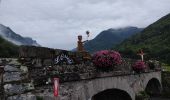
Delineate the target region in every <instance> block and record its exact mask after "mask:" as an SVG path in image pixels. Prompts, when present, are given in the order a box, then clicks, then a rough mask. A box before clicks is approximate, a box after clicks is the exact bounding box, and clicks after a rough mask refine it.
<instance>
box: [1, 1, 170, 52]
mask: <svg viewBox="0 0 170 100" xmlns="http://www.w3.org/2000/svg"><path fill="white" fill-rule="evenodd" d="M169 3H170V1H169V0H3V1H2V2H1V5H0V23H2V24H4V25H7V26H10V27H11V28H12V29H13V30H14V31H15V32H16V33H19V34H21V35H23V36H30V37H33V38H34V39H36V40H37V41H38V42H39V43H40V44H41V45H43V46H48V47H53V48H62V49H71V48H74V47H75V46H76V41H77V37H76V36H77V35H78V34H83V35H84V36H85V31H86V30H90V31H91V32H92V36H91V38H93V37H95V36H96V35H97V34H98V33H99V32H100V31H102V30H105V29H108V28H118V27H125V26H138V27H146V26H147V25H149V24H151V23H153V22H154V21H156V20H157V19H159V18H160V17H162V16H164V15H166V14H167V13H169V12H170V6H169Z"/></svg>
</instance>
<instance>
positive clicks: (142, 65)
mask: <svg viewBox="0 0 170 100" xmlns="http://www.w3.org/2000/svg"><path fill="white" fill-rule="evenodd" d="M132 68H133V70H134V71H136V72H141V71H144V69H145V68H146V65H145V62H143V61H141V60H138V61H137V62H135V63H134V65H132Z"/></svg>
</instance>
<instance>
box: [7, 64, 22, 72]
mask: <svg viewBox="0 0 170 100" xmlns="http://www.w3.org/2000/svg"><path fill="white" fill-rule="evenodd" d="M4 71H5V72H19V71H20V69H18V68H16V67H14V66H11V65H6V66H5V67H4Z"/></svg>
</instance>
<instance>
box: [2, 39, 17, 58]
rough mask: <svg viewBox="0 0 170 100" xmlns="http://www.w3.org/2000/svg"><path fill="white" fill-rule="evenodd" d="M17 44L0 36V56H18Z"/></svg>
mask: <svg viewBox="0 0 170 100" xmlns="http://www.w3.org/2000/svg"><path fill="white" fill-rule="evenodd" d="M18 48H19V47H18V46H16V45H14V44H12V43H11V42H9V41H7V40H5V39H3V38H2V37H0V57H5V58H6V57H16V56H18Z"/></svg>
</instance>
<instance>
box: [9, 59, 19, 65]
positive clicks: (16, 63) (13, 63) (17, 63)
mask: <svg viewBox="0 0 170 100" xmlns="http://www.w3.org/2000/svg"><path fill="white" fill-rule="evenodd" d="M8 64H9V65H15V66H20V65H21V63H19V62H18V59H12V60H11V61H10V62H9V63H8Z"/></svg>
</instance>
